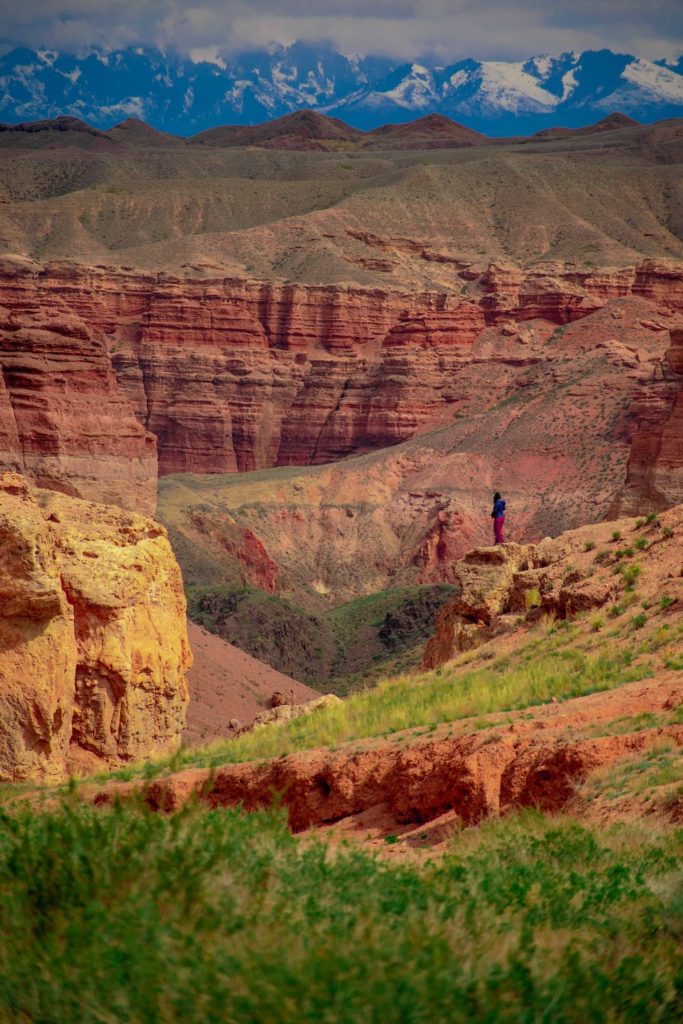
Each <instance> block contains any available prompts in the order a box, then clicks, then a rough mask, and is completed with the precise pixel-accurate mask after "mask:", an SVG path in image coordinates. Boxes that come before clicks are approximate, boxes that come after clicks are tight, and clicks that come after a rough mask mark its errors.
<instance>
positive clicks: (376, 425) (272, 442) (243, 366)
mask: <svg viewBox="0 0 683 1024" xmlns="http://www.w3.org/2000/svg"><path fill="white" fill-rule="evenodd" d="M624 301H626V302H629V303H630V305H629V306H628V307H625V308H623V309H622V308H621V307H619V306H618V304H619V302H624ZM0 303H3V304H4V305H5V306H6V307H7V308H8V309H9V310H11V311H12V316H14V317H17V316H20V315H25V314H27V313H28V312H29V311H31V310H34V309H36V308H39V309H42V310H45V309H53V308H58V309H63V310H65V311H66V312H68V313H69V315H75V316H80V317H81V318H83V319H85V320H87V323H88V330H89V331H90V332H92V336H95V335H96V336H97V337H100V336H106V337H107V339H108V346H109V352H110V358H111V362H112V364H113V366H114V368H115V371H116V376H117V378H118V388H119V394H121V393H122V394H123V396H125V398H127V399H128V400H129V402H130V403H131V405H132V408H133V410H134V412H135V416H136V418H137V420H138V423H139V424H142V425H143V426H144V427H145V428H147V430H149V431H151V433H152V434H153V435H155V436H156V438H157V443H158V458H159V472H160V473H162V474H166V473H172V472H180V471H192V472H198V473H207V472H234V471H236V470H250V469H256V468H263V467H269V466H275V465H305V464H316V463H323V462H329V461H333V460H336V459H339V458H340V457H343V456H346V455H349V454H352V453H354V452H359V451H364V450H371V449H376V448H381V447H384V446H387V445H392V444H395V443H396V442H399V441H402V440H405V439H406V438H409V437H412V436H414V435H415V434H417V433H420V432H422V431H424V430H425V429H428V428H430V427H432V426H435V425H439V424H442V423H446V422H448V421H450V420H452V419H453V417H454V416H457V417H467V416H469V415H471V414H473V413H475V414H479V413H481V412H482V411H484V410H486V409H489V408H492V407H493V406H495V405H496V404H497V403H499V402H500V401H502V400H505V399H508V398H511V397H512V396H514V395H515V394H521V393H523V392H524V389H525V388H528V387H529V385H530V384H532V383H533V380H534V376H535V373H536V371H535V370H534V367H536V366H547V367H552V369H551V373H552V374H555V375H557V377H558V380H560V381H561V380H562V379H563V374H564V375H565V376H566V373H565V370H564V369H563V366H562V362H563V360H564V361H565V362H566V359H567V358H571V354H569V355H568V354H567V352H564V353H563V354H562V357H561V358H558V353H557V345H556V344H555V342H554V339H555V336H556V333H557V331H558V329H560V330H561V329H563V328H564V327H565V326H566V325H568V324H573V325H578V324H579V323H581V324H583V323H585V324H586V325H587V326H586V330H585V331H584V332H583V335H582V339H583V340H581V342H580V348H581V349H582V350H584V348H585V349H587V348H589V347H591V346H592V347H594V348H596V347H600V346H601V345H602V346H603V347H604V346H605V345H607V346H608V347H609V345H612V349H613V350H614V358H615V359H617V360H620V359H625V361H626V363H627V364H628V359H629V358H631V359H632V360H633V361H634V365H635V364H636V363H637V362H638V360H639V359H641V356H640V355H639V354H638V353H639V350H640V348H641V346H642V344H643V342H642V336H643V334H645V335H647V340H646V343H645V350H644V351H643V353H642V358H643V359H645V360H646V361H647V360H654V361H655V363H656V362H657V360H661V357H662V354H663V351H664V340H663V338H664V335H665V329H666V327H667V326H669V325H670V324H672V323H674V322H679V321H680V316H681V311H683V269H682V268H681V267H680V265H677V264H673V263H666V262H655V261H646V262H644V263H642V264H640V265H639V266H637V267H631V268H626V269H623V270H601V271H595V272H579V271H576V270H574V269H573V268H571V267H569V268H567V267H563V266H561V265H557V264H551V265H548V266H547V267H541V268H539V269H536V270H534V271H533V272H525V271H523V270H521V269H520V268H518V267H516V266H513V265H512V264H510V265H496V266H491V267H488V268H487V267H480V268H477V267H474V266H469V267H467V266H463V267H462V269H460V270H459V271H458V270H455V269H454V287H453V289H452V290H451V291H449V292H448V293H446V292H423V293H413V294H410V293H401V292H393V291H382V290H379V289H366V290H363V289H361V288H357V287H351V288H349V287H341V286H318V287H308V286H302V285H284V284H277V283H273V284H264V283H261V282H256V281H245V280H238V279H230V278H226V279H221V278H214V279H208V278H207V279H201V280H200V279H179V278H175V277H172V276H170V275H165V274H158V275H145V274H140V273H132V272H126V271H122V270H118V271H114V270H108V269H106V268H93V269H89V270H88V269H84V268H82V267H78V266H75V265H65V264H53V265H50V266H48V267H46V268H44V269H43V268H40V267H39V266H37V265H32V264H29V263H28V262H27V261H23V260H22V261H18V260H16V261H5V263H4V264H3V265H2V267H0ZM615 303H616V305H615ZM603 314H605V315H603ZM642 324H646V325H649V326H646V327H645V328H643V327H642ZM634 327H637V328H638V330H637V331H636V334H635V335H634V339H635V340H634V345H635V348H634V353H633V354H632V355H631V356H629V353H628V351H626V355H625V356H624V351H625V350H624V345H626V347H627V348H628V344H629V335H628V330H627V328H628V329H629V330H630V329H631V328H634ZM100 332H101V334H100ZM620 345H621V346H622V348H621V349H619V346H620ZM615 346H616V348H615ZM618 349H619V351H617V350H618ZM41 358H42V357H41ZM98 358H99V356H98ZM635 376H637V377H638V382H639V385H640V384H641V379H644V378H645V376H646V374H644V373H643V372H642V370H638V371H637V372H636V373H635ZM103 383H104V379H103V381H102V382H101V385H102V384H103ZM48 390H49V389H48V388H47V387H46V386H45V385H44V383H41V382H40V380H38V379H37V378H35V387H34V392H35V394H37V395H42V396H43V400H44V401H45V403H46V408H49V407H50V403H51V401H54V399H52V400H51V399H48V397H47V396H48ZM96 391H97V389H95V390H94V391H93V397H94V401H95V404H97V398H96ZM113 393H114V391H113V385H112V384H111V383H110V382H107V383H106V387H104V386H99V400H100V401H101V402H102V403H103V404H104V405H105V406H106V403H107V402H108V401H110V398H111V396H112V395H113ZM75 418H77V417H75ZM52 419H53V422H56V421H57V420H58V419H59V415H57V414H54V415H52ZM113 419H114V420H115V421H117V422H118V423H119V424H120V425H122V426H123V429H122V430H119V431H118V432H117V433H116V434H115V435H114V436H115V444H114V439H113V438H112V441H111V443H112V445H114V448H115V449H116V450H117V451H118V453H119V454H120V455H121V457H122V458H124V456H123V452H124V451H126V452H127V453H128V457H129V460H128V462H127V463H126V466H125V469H122V471H121V472H122V473H123V474H124V478H125V479H126V487H125V488H124V489H123V490H126V491H128V493H130V491H131V487H130V484H129V477H130V474H131V472H132V468H131V467H135V466H138V467H139V468H140V476H141V477H142V476H143V475H144V472H143V468H142V467H143V461H140V460H142V456H141V455H140V454H139V449H138V448H136V444H139V443H143V444H147V445H148V444H149V442H148V441H145V439H144V435H143V434H138V435H137V436H136V440H135V443H133V437H134V435H135V431H134V430H129V429H128V423H129V422H130V421H129V420H126V417H125V416H121V415H119V414H115V415H114V416H113ZM5 421H6V422H7V423H8V426H6V427H5V428H4V429H5V432H6V434H7V436H8V437H9V434H11V431H12V429H13V428H12V421H11V417H9V416H6V417H5ZM1 422H2V421H1V420H0V423H1ZM2 429H3V427H2V426H0V431H1V430H2ZM101 432H102V434H103V435H106V434H107V433H109V435H110V437H111V431H109V428H108V427H102V428H101ZM5 443H6V445H7V448H8V450H12V445H14V449H15V450H16V447H17V442H16V441H14V440H13V439H10V440H6V442H5ZM41 443H42V442H41V441H40V440H36V442H35V443H34V444H33V449H34V450H37V449H39V448H40V444H41ZM74 443H75V445H76V447H77V445H78V442H77V441H74ZM90 443H91V442H90V441H84V444H83V448H82V451H81V454H82V455H83V458H84V463H83V464H84V465H85V464H86V463H87V464H88V465H90V467H91V470H92V473H93V475H94V476H97V474H98V472H99V469H98V468H97V467H95V468H93V467H94V463H95V459H94V458H93V456H94V452H91V451H90V449H89V447H88V446H89V444H90ZM19 447H20V448H22V449H23V448H24V447H25V445H23V443H22V442H20V443H19ZM136 460H138V462H137V463H136ZM5 461H6V462H7V458H6V457H5ZM8 464H13V463H11V462H9V463H8ZM26 468H27V469H28V470H29V471H33V470H32V467H31V466H30V465H26ZM136 472H137V470H136ZM53 475H54V474H53ZM112 475H113V476H116V474H111V473H110V474H109V476H110V477H111V476H112ZM148 476H149V477H150V478H151V477H152V473H151V472H149V473H148ZM84 493H85V492H84ZM88 493H91V492H88ZM97 496H101V497H105V496H106V497H108V498H111V499H112V500H115V497H116V496H115V495H114V494H113V493H112V492H106V493H105V494H100V495H97ZM120 500H126V499H125V498H121V499H120Z"/></svg>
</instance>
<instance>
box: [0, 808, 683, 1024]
mask: <svg viewBox="0 0 683 1024" xmlns="http://www.w3.org/2000/svg"><path fill="white" fill-rule="evenodd" d="M0 835H1V836H2V841H1V842H0V892H1V893H2V897H3V898H2V900H1V901H0V963H1V964H2V968H1V972H2V973H1V984H0V1020H2V1021H3V1024H5V1022H8V1024H9V1022H12V1024H14V1022H17V1024H18V1022H26V1024H28V1022H33V1021H36V1022H38V1021H40V1022H41V1024H66V1022H68V1024H219V1022H223V1021H230V1022H240V1024H241V1022H245V1024H246V1022H253V1024H261V1022H268V1024H294V1022H296V1024H320V1022H323V1021H324V1022H329V1024H356V1022H359V1024H360V1022H362V1024H374V1022H379V1021H387V1022H390V1024H393V1022H396V1024H399V1022H401V1024H403V1022H406V1024H422V1022H432V1021H434V1022H442V1021H443V1022H446V1021H448V1022H449V1024H472V1022H485V1021H486V1022H493V1021H495V1022H496V1024H498V1022H500V1024H517V1022H521V1021H528V1022H539V1024H540V1022H542V1021H552V1022H553V1024H579V1022H584V1021H601V1022H608V1021H609V1022H611V1021H614V1022H617V1021H618V1022H620V1024H622V1022H623V1024H656V1022H658V1024H664V1022H666V1021H673V1020H676V1019H678V1010H679V1009H680V987H679V985H678V984H677V976H678V975H679V974H680V970H681V953H680V936H681V931H682V929H683V908H682V906H681V901H680V899H677V898H676V897H675V896H674V895H672V892H673V884H674V883H673V882H672V879H673V878H675V877H676V875H675V872H676V870H677V867H678V866H679V865H680V858H681V855H682V854H683V848H682V843H681V837H680V835H675V834H674V835H671V836H670V837H667V836H665V835H664V834H662V833H657V832H652V834H651V835H650V836H648V835H647V834H646V833H638V834H636V833H632V832H628V831H627V830H625V829H623V828H622V829H621V830H620V831H619V832H618V833H616V834H615V835H614V837H612V836H610V835H607V834H606V835H602V834H600V833H599V832H597V831H594V830H591V829H589V828H586V827H584V826H582V825H579V824H578V823H575V822H573V821H571V819H568V820H564V821H546V820H545V819H544V818H542V817H541V816H540V815H539V814H537V813H530V812H527V813H525V814H521V815H510V816H508V817H507V818H506V819H503V820H499V821H493V822H490V823H487V824H485V825H483V826H482V827H481V828H479V829H477V830H465V831H464V832H462V833H460V835H458V836H456V837H455V839H454V840H453V841H452V844H451V847H450V851H449V853H447V854H446V856H444V857H443V858H442V859H441V860H440V861H438V862H436V863H429V864H425V865H421V866H419V865H415V864H409V863H405V864H390V863H386V862H383V861H382V860H380V859H377V858H373V857H372V856H370V855H368V854H367V853H365V852H363V851H361V850H358V849H353V848H344V847H343V846H341V847H339V848H337V849H336V850H335V852H334V855H333V856H330V854H329V851H328V849H327V847H326V846H325V845H324V844H323V843H320V842H315V841H312V840H311V841H307V842H306V843H302V844H300V843H299V842H298V841H297V840H295V839H294V838H293V837H292V836H291V835H290V834H289V833H288V832H287V830H286V828H285V825H284V820H283V818H282V817H281V816H279V815H277V814H275V815H273V814H264V813H254V814H242V813H240V812H238V811H230V810H224V809H218V810H204V809H200V808H196V809H195V808H191V809H189V810H187V811H184V812H181V813H180V814H177V815H175V816H169V817H164V816H160V815H159V816H156V815H153V814H151V813H149V812H145V811H144V810H142V809H139V808H137V807H134V806H132V805H128V806H126V807H119V808H114V809H112V810H96V809H93V808H89V807H63V808H61V809H59V810H55V811H51V812H48V813H45V814H38V815H34V814H31V813H30V812H26V811H24V812H21V813H18V814H14V815H11V816H5V817H3V818H2V820H1V822H0ZM549 1014H550V1015H549Z"/></svg>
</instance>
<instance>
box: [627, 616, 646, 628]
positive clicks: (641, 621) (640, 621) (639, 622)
mask: <svg viewBox="0 0 683 1024" xmlns="http://www.w3.org/2000/svg"><path fill="white" fill-rule="evenodd" d="M646 622H647V615H645V614H644V613H643V612H641V613H640V615H634V617H633V618H632V619H631V625H632V626H633V628H634V629H642V628H643V626H644V625H645V623H646Z"/></svg>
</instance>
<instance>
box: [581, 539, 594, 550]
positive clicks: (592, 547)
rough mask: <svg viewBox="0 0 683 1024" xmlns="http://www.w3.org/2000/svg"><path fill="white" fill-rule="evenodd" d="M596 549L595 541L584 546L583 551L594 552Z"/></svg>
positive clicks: (588, 541)
mask: <svg viewBox="0 0 683 1024" xmlns="http://www.w3.org/2000/svg"><path fill="white" fill-rule="evenodd" d="M594 549H595V541H594V540H587V541H586V543H585V544H584V545H583V550H584V551H593V550H594Z"/></svg>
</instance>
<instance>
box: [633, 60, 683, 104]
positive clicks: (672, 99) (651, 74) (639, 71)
mask: <svg viewBox="0 0 683 1024" xmlns="http://www.w3.org/2000/svg"><path fill="white" fill-rule="evenodd" d="M622 78H625V79H626V81H627V82H630V83H632V84H633V85H636V86H638V88H639V89H643V90H645V91H647V92H649V93H651V94H652V95H653V96H656V97H657V98H659V99H661V100H663V101H668V102H669V103H681V104H683V75H679V74H678V73H677V72H675V71H671V70H670V69H669V68H663V67H661V65H658V64H653V63H652V61H649V60H642V59H640V58H637V59H636V60H633V61H632V62H631V63H630V64H627V65H626V67H625V68H624V71H623V74H622Z"/></svg>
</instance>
